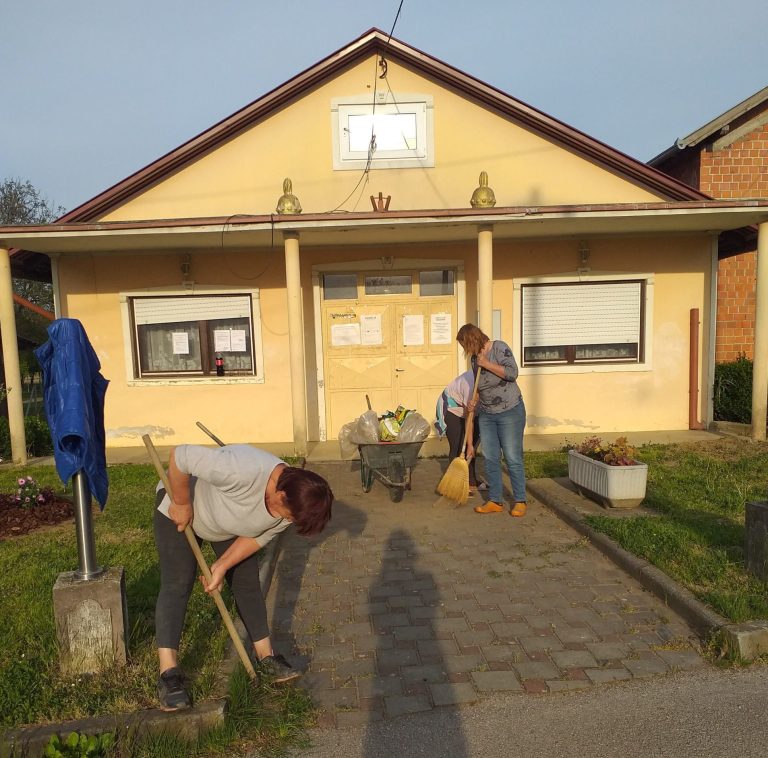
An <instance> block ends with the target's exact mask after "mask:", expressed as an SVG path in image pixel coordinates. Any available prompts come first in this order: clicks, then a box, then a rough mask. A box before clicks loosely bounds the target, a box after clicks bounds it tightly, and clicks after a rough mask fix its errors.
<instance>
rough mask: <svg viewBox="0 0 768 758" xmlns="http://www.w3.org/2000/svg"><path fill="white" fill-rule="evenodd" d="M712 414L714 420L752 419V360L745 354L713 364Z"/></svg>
mask: <svg viewBox="0 0 768 758" xmlns="http://www.w3.org/2000/svg"><path fill="white" fill-rule="evenodd" d="M714 415H715V420H716V421H737V422H739V423H741V424H749V423H750V422H751V421H752V361H751V360H749V359H748V358H747V357H746V356H744V355H741V356H739V357H738V358H737V359H736V360H735V361H729V362H727V363H718V364H717V365H716V366H715V388H714Z"/></svg>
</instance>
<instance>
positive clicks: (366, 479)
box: [360, 460, 373, 492]
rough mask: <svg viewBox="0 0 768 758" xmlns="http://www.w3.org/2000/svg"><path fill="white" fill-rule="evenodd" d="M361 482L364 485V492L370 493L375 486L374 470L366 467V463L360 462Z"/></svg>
mask: <svg viewBox="0 0 768 758" xmlns="http://www.w3.org/2000/svg"><path fill="white" fill-rule="evenodd" d="M360 481H361V483H362V485H363V492H370V491H371V487H372V486H373V470H372V469H371V467H370V466H366V465H365V461H363V460H361V461H360Z"/></svg>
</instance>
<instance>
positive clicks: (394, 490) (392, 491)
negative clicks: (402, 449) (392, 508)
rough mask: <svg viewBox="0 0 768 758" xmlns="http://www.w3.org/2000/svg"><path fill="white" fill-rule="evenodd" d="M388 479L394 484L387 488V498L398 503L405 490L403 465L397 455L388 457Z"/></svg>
mask: <svg viewBox="0 0 768 758" xmlns="http://www.w3.org/2000/svg"><path fill="white" fill-rule="evenodd" d="M388 473H389V481H390V482H393V483H394V485H393V486H391V487H390V488H389V499H390V500H391V501H392V502H393V503H399V502H400V501H401V500H402V499H403V492H404V491H405V465H404V464H403V459H402V458H401V457H400V456H399V455H395V456H392V458H390V459H389V472H388Z"/></svg>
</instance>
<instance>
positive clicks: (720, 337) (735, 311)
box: [699, 124, 768, 362]
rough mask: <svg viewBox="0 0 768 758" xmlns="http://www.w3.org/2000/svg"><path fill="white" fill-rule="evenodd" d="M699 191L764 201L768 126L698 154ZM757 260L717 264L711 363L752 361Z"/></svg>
mask: <svg viewBox="0 0 768 758" xmlns="http://www.w3.org/2000/svg"><path fill="white" fill-rule="evenodd" d="M699 189H701V191H702V192H706V193H707V194H709V195H712V196H713V197H717V198H722V199H724V200H739V199H745V198H768V124H765V125H763V126H761V127H759V128H757V129H755V131H753V132H750V133H749V134H748V135H745V136H744V137H743V138H741V139H739V140H737V141H735V142H734V143H733V144H732V145H730V146H728V147H726V148H724V149H722V150H714V151H702V152H701V154H700V184H699ZM756 261H757V256H756V254H755V253H754V252H751V253H744V254H742V255H737V256H734V257H733V258H727V259H725V260H722V261H720V265H719V269H718V284H717V300H718V304H717V350H716V353H715V360H716V361H718V362H720V361H731V360H734V359H736V358H738V357H739V355H741V354H742V353H744V354H746V356H747V357H748V358H752V348H753V345H754V337H755V276H756V274H757V269H756Z"/></svg>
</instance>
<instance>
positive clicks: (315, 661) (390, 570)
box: [270, 459, 706, 727]
mask: <svg viewBox="0 0 768 758" xmlns="http://www.w3.org/2000/svg"><path fill="white" fill-rule="evenodd" d="M356 466H357V464H356V463H355V462H352V463H349V462H345V463H327V464H313V465H312V466H311V468H313V469H314V470H316V471H318V472H319V473H321V474H322V475H323V476H326V477H327V478H328V480H329V481H330V482H331V486H332V487H333V489H334V492H335V494H336V497H337V502H336V505H335V506H334V515H333V519H332V521H331V524H330V525H329V527H328V529H327V530H326V532H325V533H324V534H323V535H321V536H320V537H319V538H318V539H315V540H312V541H309V540H306V539H303V538H301V537H298V536H296V535H295V534H293V533H291V534H290V535H289V536H287V537H286V540H285V543H284V548H283V555H282V558H281V560H280V564H279V566H278V569H277V574H276V577H275V581H274V583H273V591H272V594H271V595H270V608H271V611H272V615H273V620H272V630H273V634H274V638H275V644H276V647H277V648H278V650H279V651H281V652H285V653H286V654H288V656H289V657H292V658H293V660H294V661H295V662H297V663H299V664H303V665H304V666H306V667H307V673H306V674H305V677H304V679H303V680H302V681H303V685H302V686H305V687H307V689H308V690H309V691H310V692H311V694H312V696H313V698H314V699H315V701H316V702H317V704H318V705H319V706H321V707H322V709H323V712H322V715H321V719H320V723H321V725H322V726H326V727H345V726H353V725H362V724H367V723H371V722H374V721H378V720H381V719H386V718H393V717H396V716H399V715H401V714H405V713H414V712H418V711H426V710H429V709H431V708H435V707H439V706H445V705H457V704H465V703H474V702H477V701H482V700H483V699H484V698H490V697H493V695H494V693H495V692H500V691H504V692H520V693H536V694H538V693H549V692H562V691H564V690H576V689H582V688H589V687H592V686H595V685H600V684H602V683H604V682H613V681H617V680H627V679H637V678H642V677H651V676H656V675H663V674H667V673H669V672H672V671H675V670H680V669H691V668H695V667H699V666H703V665H706V664H705V662H704V661H703V659H702V658H701V656H700V655H699V653H698V652H697V649H696V638H695V635H694V634H693V632H692V631H691V630H690V628H689V627H688V626H687V625H686V624H685V622H684V621H682V620H681V619H680V618H679V617H678V616H676V614H675V613H674V612H672V611H671V610H670V609H669V608H667V607H666V606H665V605H664V604H663V603H661V602H660V601H659V600H658V599H657V598H655V597H654V596H653V595H651V594H650V593H648V592H646V591H645V590H644V589H643V588H642V587H641V586H640V585H639V584H638V583H637V582H635V581H634V580H633V579H631V578H630V577H629V576H627V575H626V574H625V573H624V572H622V571H621V570H620V569H619V568H617V567H616V566H615V565H614V564H613V563H611V562H610V561H609V560H608V559H606V558H605V557H604V556H602V554H600V553H599V552H598V551H597V550H596V549H595V548H593V547H592V546H591V545H590V544H589V543H588V542H587V541H586V540H585V539H584V538H582V537H580V535H578V534H577V533H576V532H574V531H573V530H571V529H570V528H569V527H568V526H566V525H565V524H564V523H562V522H561V521H560V520H559V519H558V518H557V517H556V516H555V515H554V514H553V513H551V512H550V511H549V510H548V509H547V508H546V507H545V506H543V505H541V504H539V503H537V502H535V501H533V500H531V501H529V511H528V515H527V516H526V517H525V518H524V519H513V518H510V516H509V515H508V514H507V513H502V514H489V515H478V514H475V513H474V512H473V511H472V507H471V506H472V504H473V501H474V500H475V499H476V498H472V499H471V500H470V503H469V505H468V506H466V507H463V508H454V507H452V506H451V505H450V504H449V503H447V502H446V501H441V502H439V504H438V505H435V503H436V501H438V498H437V496H436V495H435V494H434V486H435V484H436V483H437V482H438V481H439V479H440V477H441V476H442V471H443V469H444V466H445V461H439V460H435V459H430V460H420V461H419V463H418V465H417V466H416V468H415V469H414V472H413V490H412V491H410V492H406V493H405V496H404V498H403V500H402V502H400V503H392V502H390V500H389V495H388V491H387V490H386V488H385V487H384V486H383V485H382V484H380V483H379V482H374V485H373V489H372V490H371V492H370V493H363V491H362V488H361V486H360V475H359V472H358V471H357V469H356Z"/></svg>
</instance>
